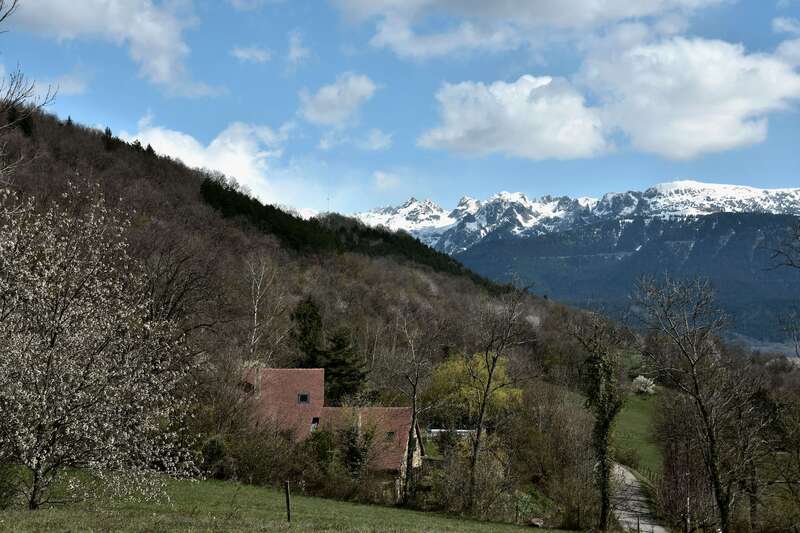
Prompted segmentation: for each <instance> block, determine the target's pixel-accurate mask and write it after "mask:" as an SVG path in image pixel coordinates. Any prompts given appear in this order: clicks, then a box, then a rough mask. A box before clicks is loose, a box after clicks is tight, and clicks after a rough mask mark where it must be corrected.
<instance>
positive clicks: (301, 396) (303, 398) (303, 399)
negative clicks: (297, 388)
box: [297, 392, 311, 403]
mask: <svg viewBox="0 0 800 533" xmlns="http://www.w3.org/2000/svg"><path fill="white" fill-rule="evenodd" d="M310 401H311V396H310V395H309V394H308V393H307V392H301V393H298V395H297V403H309V402H310Z"/></svg>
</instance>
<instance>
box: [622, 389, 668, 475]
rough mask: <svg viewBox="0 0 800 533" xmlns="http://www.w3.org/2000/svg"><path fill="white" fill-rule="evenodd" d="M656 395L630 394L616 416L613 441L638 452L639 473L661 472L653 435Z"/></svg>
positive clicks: (658, 454) (658, 451)
mask: <svg viewBox="0 0 800 533" xmlns="http://www.w3.org/2000/svg"><path fill="white" fill-rule="evenodd" d="M656 401H657V396H646V395H639V394H631V395H630V396H628V398H627V399H626V401H625V406H624V407H623V408H622V412H620V414H619V415H618V417H617V424H616V427H615V430H614V442H615V444H616V445H617V446H618V447H619V448H628V449H633V450H636V452H638V454H639V459H640V462H639V469H638V470H639V473H641V474H642V475H645V476H646V475H647V473H648V471H649V472H653V473H656V474H659V473H660V472H661V461H662V458H661V450H659V449H658V446H656V443H655V441H654V440H653V439H654V436H653V423H654V417H655V407H656Z"/></svg>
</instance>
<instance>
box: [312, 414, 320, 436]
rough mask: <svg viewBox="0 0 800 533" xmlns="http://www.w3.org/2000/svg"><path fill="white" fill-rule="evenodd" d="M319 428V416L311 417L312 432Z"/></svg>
mask: <svg viewBox="0 0 800 533" xmlns="http://www.w3.org/2000/svg"><path fill="white" fill-rule="evenodd" d="M318 428H319V417H318V416H315V417H314V418H312V419H311V432H312V433H313V432H314V431H316V430H317V429H318Z"/></svg>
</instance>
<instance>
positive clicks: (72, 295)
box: [0, 187, 191, 508]
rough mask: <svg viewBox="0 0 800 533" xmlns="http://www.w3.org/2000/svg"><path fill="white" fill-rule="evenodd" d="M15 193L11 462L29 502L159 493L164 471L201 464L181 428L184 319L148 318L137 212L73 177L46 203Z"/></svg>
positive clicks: (6, 287) (6, 342) (10, 263)
mask: <svg viewBox="0 0 800 533" xmlns="http://www.w3.org/2000/svg"><path fill="white" fill-rule="evenodd" d="M9 198H10V195H8V194H7V193H3V194H0V413H2V416H0V463H10V464H16V465H20V466H21V467H23V470H24V471H25V472H26V475H24V476H21V477H20V485H19V489H20V494H21V495H22V496H24V497H25V499H26V501H27V503H28V505H29V506H30V507H31V508H37V507H39V506H41V505H43V504H48V503H59V502H63V501H65V499H66V500H72V499H85V498H89V497H92V496H93V495H96V494H97V491H98V490H99V489H101V488H102V489H104V490H110V491H111V492H112V493H113V494H114V495H122V494H140V495H143V496H144V497H146V498H152V497H155V496H157V495H159V494H160V492H159V490H158V488H159V485H160V484H161V483H162V481H161V480H162V479H163V477H164V476H163V474H167V475H178V474H182V473H186V472H187V471H188V469H189V468H190V467H191V462H190V461H189V460H188V454H187V453H186V452H185V450H184V449H183V447H182V446H181V445H180V442H181V435H180V434H179V432H178V430H176V429H175V427H176V426H177V424H176V423H177V422H178V421H179V420H180V419H181V415H182V413H184V411H185V408H186V406H187V402H186V400H185V399H184V398H185V397H184V395H182V394H181V392H182V391H183V390H184V389H185V387H186V386H187V378H188V376H189V372H190V370H191V365H189V364H188V361H187V359H188V358H187V356H186V351H185V350H184V349H183V342H182V339H181V338H180V334H179V333H176V332H177V329H176V328H175V327H174V325H173V324H172V323H169V322H165V321H159V320H149V319H148V312H147V310H148V304H149V302H148V300H147V298H146V297H145V291H144V290H143V289H144V282H145V280H144V278H143V274H142V273H141V272H142V271H141V269H140V268H139V264H138V263H137V262H136V261H135V260H134V259H132V258H131V257H130V256H129V255H128V251H127V248H128V245H127V242H126V240H125V233H126V231H127V229H128V225H129V223H128V222H127V221H126V220H125V219H124V217H122V216H121V215H120V213H118V212H116V211H115V210H112V209H110V208H109V207H108V206H107V205H106V204H105V202H104V200H103V198H102V195H100V194H99V193H98V192H97V191H96V190H90V191H88V192H87V191H83V192H82V191H79V190H78V189H76V188H75V187H70V189H69V192H68V193H66V194H65V195H64V196H63V197H62V198H61V199H60V200H59V202H58V203H54V204H52V205H51V206H50V207H48V208H47V209H45V210H41V209H38V210H37V209H36V207H35V205H34V203H33V201H27V202H22V203H19V202H17V203H16V204H15V205H14V209H7V208H4V207H3V206H4V205H10V204H9ZM74 470H80V471H81V472H82V474H81V475H79V476H75V475H68V473H69V472H72V471H74ZM62 481H63V482H64V483H61V485H60V486H59V491H54V490H50V489H52V488H53V486H54V484H56V483H59V482H62ZM62 489H66V494H64V490H62ZM56 492H58V496H55V494H56Z"/></svg>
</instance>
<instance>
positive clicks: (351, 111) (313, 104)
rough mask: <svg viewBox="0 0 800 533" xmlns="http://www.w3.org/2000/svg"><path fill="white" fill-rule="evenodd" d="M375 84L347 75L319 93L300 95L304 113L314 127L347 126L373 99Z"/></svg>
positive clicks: (351, 73)
mask: <svg viewBox="0 0 800 533" xmlns="http://www.w3.org/2000/svg"><path fill="white" fill-rule="evenodd" d="M377 88H378V87H377V86H376V85H375V83H374V82H373V81H372V80H371V79H369V78H368V77H367V76H364V75H363V74H356V73H354V72H345V73H344V74H341V75H339V77H338V78H336V81H335V82H334V83H332V84H330V85H323V86H322V87H320V88H319V89H318V90H317V92H315V93H314V94H310V93H309V92H308V90H306V89H303V90H302V91H301V92H300V102H301V113H302V115H303V117H305V119H306V120H308V121H309V122H312V123H314V124H324V125H329V126H344V125H345V124H346V123H347V122H348V121H350V120H351V119H352V118H353V117H354V116H355V114H356V113H357V112H358V109H359V107H361V105H362V104H363V103H364V102H366V101H367V100H369V99H370V98H372V95H373V94H374V93H375V91H376V90H377Z"/></svg>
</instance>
